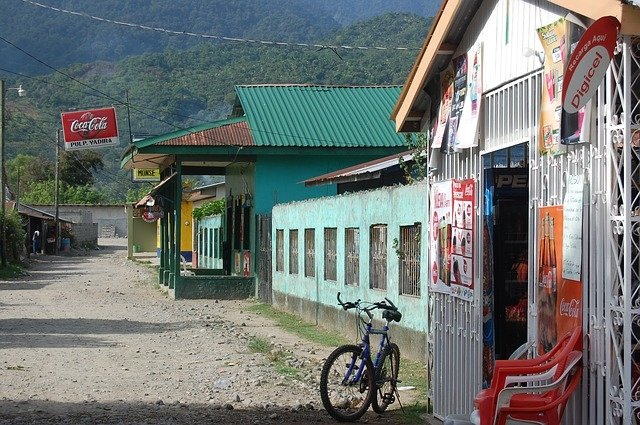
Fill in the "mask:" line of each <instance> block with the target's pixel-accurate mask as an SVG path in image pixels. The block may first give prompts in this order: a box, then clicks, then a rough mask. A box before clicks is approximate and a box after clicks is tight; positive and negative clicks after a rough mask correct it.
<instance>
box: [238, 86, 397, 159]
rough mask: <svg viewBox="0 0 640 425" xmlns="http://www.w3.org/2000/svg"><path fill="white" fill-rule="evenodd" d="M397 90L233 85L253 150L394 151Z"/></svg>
mask: <svg viewBox="0 0 640 425" xmlns="http://www.w3.org/2000/svg"><path fill="white" fill-rule="evenodd" d="M400 89H401V87H400V86H380V87H371V86H368V87H345V86H316V85H252V86H236V94H237V95H238V99H239V101H240V104H241V105H242V109H243V111H244V113H245V115H246V117H247V119H248V121H249V126H250V128H251V133H252V135H253V140H254V142H255V145H256V146H291V147H398V146H404V144H405V142H404V136H402V135H400V134H397V133H396V132H395V129H394V125H393V122H392V121H390V120H389V115H390V114H391V110H392V109H393V106H394V104H395V102H396V100H397V99H398V96H399V94H400Z"/></svg>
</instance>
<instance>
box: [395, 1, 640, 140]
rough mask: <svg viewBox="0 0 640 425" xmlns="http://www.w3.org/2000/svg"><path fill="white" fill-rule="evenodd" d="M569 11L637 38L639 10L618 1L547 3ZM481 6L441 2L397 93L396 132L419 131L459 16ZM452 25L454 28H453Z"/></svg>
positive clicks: (475, 3) (468, 3) (463, 2)
mask: <svg viewBox="0 0 640 425" xmlns="http://www.w3.org/2000/svg"><path fill="white" fill-rule="evenodd" d="M548 1H549V2H551V3H553V4H556V5H558V6H560V7H563V8H565V9H567V10H568V11H570V12H572V13H575V14H579V15H583V16H584V17H586V18H588V19H591V20H596V19H598V18H601V17H603V16H614V17H615V18H617V19H618V21H620V23H621V24H622V27H621V30H620V32H621V34H625V35H640V8H638V7H636V6H633V5H629V4H624V3H622V2H621V1H620V0H598V1H585V0H548ZM480 5H481V2H480V1H479V0H444V1H443V3H442V5H441V7H440V10H439V11H438V14H437V16H436V17H435V18H434V20H433V25H432V27H431V30H430V31H429V34H428V35H427V38H426V40H425V43H424V45H423V47H422V49H421V51H420V53H419V54H418V58H417V60H416V62H415V63H414V65H413V68H412V69H411V71H410V72H409V76H408V77H407V81H406V83H405V85H404V87H403V89H402V92H401V93H400V97H399V98H398V102H397V103H396V105H395V107H394V109H393V111H392V113H391V119H392V120H393V121H395V124H396V131H398V132H416V131H421V127H422V119H423V118H424V116H425V112H426V111H424V107H423V106H422V105H423V104H424V98H425V96H427V94H426V93H425V91H424V89H425V86H426V85H427V83H428V82H429V81H430V79H431V78H432V76H433V75H435V73H436V72H439V71H440V70H439V69H438V63H439V60H441V58H442V56H443V55H451V54H452V53H453V50H455V48H454V47H455V46H454V44H452V43H451V41H450V39H449V37H450V33H451V32H452V28H455V29H456V30H458V31H459V30H460V28H465V26H461V25H460V23H459V22H456V21H457V20H459V19H460V15H463V14H465V13H468V12H469V11H471V12H473V13H475V10H476V9H477V8H478V7H479V6H480ZM454 24H455V25H454Z"/></svg>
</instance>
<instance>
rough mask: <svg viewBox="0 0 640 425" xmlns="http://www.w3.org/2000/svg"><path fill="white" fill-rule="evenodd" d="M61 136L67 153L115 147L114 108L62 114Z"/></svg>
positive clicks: (116, 135) (117, 142)
mask: <svg viewBox="0 0 640 425" xmlns="http://www.w3.org/2000/svg"><path fill="white" fill-rule="evenodd" d="M61 117H62V134H63V138H64V148H65V150H67V151H72V150H80V149H93V148H103V147H106V146H116V145H118V144H119V143H120V139H119V137H118V122H117V120H116V109H115V108H102V109H91V110H84V111H73V112H63V113H62V114H61Z"/></svg>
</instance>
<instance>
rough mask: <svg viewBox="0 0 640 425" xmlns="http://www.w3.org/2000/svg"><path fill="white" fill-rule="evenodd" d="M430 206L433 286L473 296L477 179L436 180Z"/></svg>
mask: <svg viewBox="0 0 640 425" xmlns="http://www.w3.org/2000/svg"><path fill="white" fill-rule="evenodd" d="M431 209H432V211H433V216H432V219H431V238H430V241H429V242H430V245H429V250H430V256H429V258H430V259H431V266H430V269H431V280H430V281H429V284H430V289H431V291H434V292H442V293H450V294H452V295H453V296H456V297H458V298H462V299H464V300H468V301H469V300H472V299H473V295H474V294H473V291H474V274H473V271H474V264H473V255H474V240H473V231H474V226H475V222H474V212H475V181H474V180H473V179H468V180H448V181H444V182H438V183H434V184H433V186H432V187H431Z"/></svg>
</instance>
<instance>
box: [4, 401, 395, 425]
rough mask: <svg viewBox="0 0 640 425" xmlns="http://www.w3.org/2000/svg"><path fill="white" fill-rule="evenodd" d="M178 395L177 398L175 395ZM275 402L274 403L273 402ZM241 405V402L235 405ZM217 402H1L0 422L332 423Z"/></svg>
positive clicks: (297, 411) (320, 415)
mask: <svg viewBox="0 0 640 425" xmlns="http://www.w3.org/2000/svg"><path fill="white" fill-rule="evenodd" d="M177 396H179V395H177ZM274 402H277V400H274ZM238 404H240V403H238ZM230 406H231V405H225V404H224V403H223V402H221V403H216V400H212V402H211V404H209V405H201V404H200V405H195V404H184V403H172V404H159V402H155V403H154V402H150V403H148V404H145V403H126V402H114V403H109V404H104V403H96V402H87V403H82V404H77V403H55V402H50V401H41V400H29V401H23V402H15V401H11V400H0V412H1V413H0V421H2V420H5V421H7V423H11V424H60V423H65V424H77V423H83V424H107V425H111V424H113V425H115V424H119V425H132V424H163V425H165V424H176V425H178V424H189V425H191V424H204V423H220V424H244V425H250V424H279V425H288V424H296V425H301V424H310V423H315V424H335V423H336V421H335V420H333V419H332V418H331V417H330V416H329V415H328V414H327V413H326V412H325V411H324V410H322V409H319V407H318V406H313V408H310V407H309V406H298V407H295V408H292V409H283V408H279V407H275V406H271V407H266V408H252V409H251V408H250V409H248V408H243V407H239V406H236V408H233V407H230ZM360 421H361V422H366V423H368V424H389V423H392V424H393V423H402V422H401V421H400V418H399V417H398V415H397V414H396V413H395V412H388V413H385V414H384V415H376V414H374V413H373V412H368V413H367V414H366V415H365V416H364V417H363V418H362V419H361V420H360Z"/></svg>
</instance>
